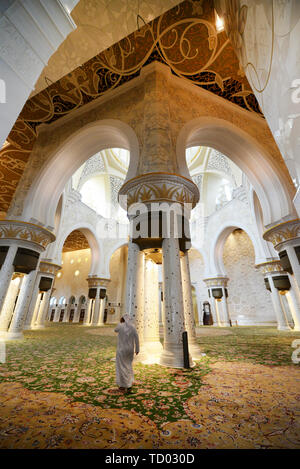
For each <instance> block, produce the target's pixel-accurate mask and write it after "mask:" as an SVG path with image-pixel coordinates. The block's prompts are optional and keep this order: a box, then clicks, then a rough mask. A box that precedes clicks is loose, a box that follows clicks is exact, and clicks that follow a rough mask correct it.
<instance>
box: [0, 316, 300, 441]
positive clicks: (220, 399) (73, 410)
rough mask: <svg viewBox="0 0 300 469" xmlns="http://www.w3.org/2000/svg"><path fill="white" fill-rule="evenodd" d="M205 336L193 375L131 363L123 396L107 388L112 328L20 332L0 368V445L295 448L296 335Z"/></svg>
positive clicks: (299, 387)
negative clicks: (20, 337) (130, 379)
mask: <svg viewBox="0 0 300 469" xmlns="http://www.w3.org/2000/svg"><path fill="white" fill-rule="evenodd" d="M202 329H203V328H202ZM205 329H206V331H209V332H210V331H211V334H213V335H209V336H206V335H203V332H204V333H205V332H206V331H203V330H201V332H202V334H200V336H199V338H198V342H199V344H200V347H201V350H202V351H203V352H204V353H206V356H205V357H203V359H202V360H201V361H200V362H197V365H196V366H195V367H194V368H193V369H192V370H176V369H168V368H165V367H161V366H159V365H142V364H135V365H134V371H135V385H134V386H133V391H132V393H131V394H128V395H123V394H122V393H120V392H119V390H118V389H117V387H116V385H115V363H114V361H112V358H113V357H114V356H115V349H116V335H115V334H114V333H113V329H112V328H111V327H108V326H106V327H104V328H102V329H99V328H86V327H83V326H77V325H62V324H58V325H50V326H49V327H47V328H46V329H44V330H40V331H27V332H25V338H24V340H22V341H13V342H10V343H7V357H6V363H5V364H0V447H2V448H18V447H19V448H23V447H25V448H34V447H36V448H80V447H85V448H88V447H91V448H96V447H97V448H135V447H142V448H172V447H177V448H215V447H216V448H232V447H233V448H243V447H246V448H251V447H254V448H257V447H259V448H268V447H272V448H273V447H275V448H290V447H292V448H295V447H300V407H299V405H300V365H299V364H298V365H297V364H293V363H292V360H291V355H292V352H293V350H294V349H293V348H292V346H291V345H292V342H293V340H295V339H300V333H293V332H279V331H277V330H276V329H275V328H267V327H260V328H259V327H243V328H242V327H240V328H237V327H236V328H235V327H233V328H229V329H227V332H226V335H214V334H215V332H214V330H212V329H214V328H205ZM224 331H225V330H224Z"/></svg>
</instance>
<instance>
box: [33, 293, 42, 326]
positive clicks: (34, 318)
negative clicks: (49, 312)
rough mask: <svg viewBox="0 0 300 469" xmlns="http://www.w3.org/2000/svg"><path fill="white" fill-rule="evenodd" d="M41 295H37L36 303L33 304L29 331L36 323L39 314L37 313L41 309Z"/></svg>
mask: <svg viewBox="0 0 300 469" xmlns="http://www.w3.org/2000/svg"><path fill="white" fill-rule="evenodd" d="M42 295H43V293H42V292H39V293H38V296H37V299H36V302H35V306H34V310H33V315H32V319H31V323H30V329H34V326H35V323H36V320H37V317H38V314H39V311H40V307H41V302H42Z"/></svg>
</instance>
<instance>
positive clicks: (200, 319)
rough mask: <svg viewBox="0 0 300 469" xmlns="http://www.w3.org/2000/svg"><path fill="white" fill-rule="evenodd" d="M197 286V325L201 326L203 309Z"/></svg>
mask: <svg viewBox="0 0 300 469" xmlns="http://www.w3.org/2000/svg"><path fill="white" fill-rule="evenodd" d="M198 288H199V287H196V301H197V309H198V321H199V326H203V311H202V304H201V299H200V295H199V291H198Z"/></svg>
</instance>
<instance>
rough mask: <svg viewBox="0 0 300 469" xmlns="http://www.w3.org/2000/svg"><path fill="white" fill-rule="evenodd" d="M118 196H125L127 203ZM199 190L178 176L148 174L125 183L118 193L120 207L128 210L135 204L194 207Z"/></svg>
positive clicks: (197, 199)
mask: <svg viewBox="0 0 300 469" xmlns="http://www.w3.org/2000/svg"><path fill="white" fill-rule="evenodd" d="M120 196H127V201H126V202H125V201H124V200H122V197H120ZM199 197H200V196H199V189H198V187H197V186H196V184H194V182H193V181H191V180H190V179H187V178H185V177H183V176H180V175H178V174H170V173H163V172H162V173H159V172H157V173H148V174H144V175H142V176H136V177H134V178H133V179H130V180H129V181H127V182H125V184H123V186H122V187H121V189H120V191H119V202H120V204H121V206H122V207H123V208H124V209H125V210H128V208H129V207H130V206H131V205H133V204H136V203H144V204H149V203H155V202H156V203H162V202H167V203H179V204H181V205H184V204H185V203H186V204H191V205H192V208H193V207H195V205H196V204H197V202H198V201H199Z"/></svg>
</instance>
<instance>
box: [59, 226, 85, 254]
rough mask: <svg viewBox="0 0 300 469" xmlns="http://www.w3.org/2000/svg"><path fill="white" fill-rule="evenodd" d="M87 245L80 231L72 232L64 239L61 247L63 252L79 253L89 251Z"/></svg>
mask: <svg viewBox="0 0 300 469" xmlns="http://www.w3.org/2000/svg"><path fill="white" fill-rule="evenodd" d="M89 247H90V246H89V243H88V240H87V239H86V237H85V236H84V234H83V233H82V232H81V231H80V230H74V231H72V233H70V234H69V236H68V237H67V238H66V240H65V242H64V246H63V252H71V251H79V250H81V249H89Z"/></svg>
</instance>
